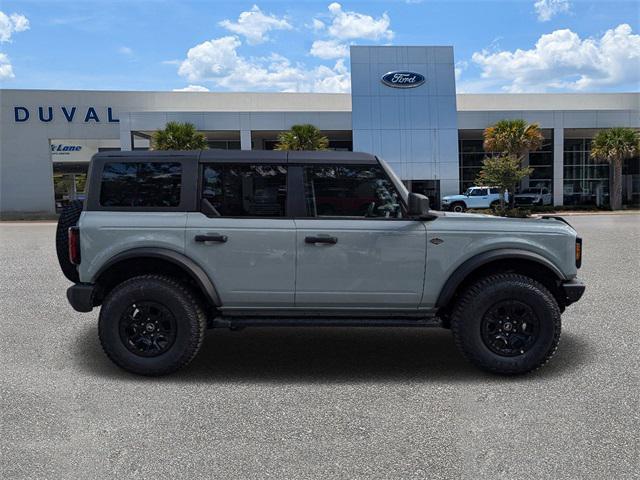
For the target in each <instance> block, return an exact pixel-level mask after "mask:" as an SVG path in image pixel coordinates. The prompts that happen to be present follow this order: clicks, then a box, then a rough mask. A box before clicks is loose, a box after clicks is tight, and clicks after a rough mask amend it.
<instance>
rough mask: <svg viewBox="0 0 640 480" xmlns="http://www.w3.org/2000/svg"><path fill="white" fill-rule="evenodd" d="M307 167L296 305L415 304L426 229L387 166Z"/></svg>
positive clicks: (299, 220)
mask: <svg viewBox="0 0 640 480" xmlns="http://www.w3.org/2000/svg"><path fill="white" fill-rule="evenodd" d="M302 169H303V183H304V189H303V190H304V203H305V218H296V220H295V222H296V231H297V238H296V245H297V252H298V256H297V268H296V272H297V280H296V307H305V308H320V309H335V308H359V309H362V308H372V309H416V308H417V307H418V305H419V303H420V301H421V298H422V291H423V285H424V268H425V255H426V228H425V225H424V223H423V222H420V221H415V220H411V219H408V218H406V215H405V213H404V212H405V209H404V207H403V205H402V204H401V200H400V195H399V194H398V192H397V191H396V189H395V187H394V185H393V183H392V182H391V181H390V180H389V178H388V177H387V175H386V174H385V172H384V170H383V169H382V168H381V167H380V166H379V165H377V164H373V165H372V164H369V165H306V166H303V167H302Z"/></svg>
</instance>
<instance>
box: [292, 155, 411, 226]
mask: <svg viewBox="0 0 640 480" xmlns="http://www.w3.org/2000/svg"><path fill="white" fill-rule="evenodd" d="M304 197H305V204H306V212H307V216H309V217H363V218H365V217H373V218H400V217H402V207H401V203H400V196H399V195H398V192H397V191H396V189H395V187H394V186H393V184H392V183H391V181H390V180H389V179H388V178H387V176H386V175H385V173H384V171H383V170H382V168H380V167H379V166H369V165H353V166H350V165H345V166H343V165H336V166H324V165H323V166H309V167H304Z"/></svg>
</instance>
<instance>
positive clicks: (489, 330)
mask: <svg viewBox="0 0 640 480" xmlns="http://www.w3.org/2000/svg"><path fill="white" fill-rule="evenodd" d="M539 324H540V322H539V321H538V318H537V317H536V315H535V313H534V312H533V310H532V309H531V307H530V306H529V305H527V304H525V303H523V302H520V301H517V300H503V301H501V302H498V303H496V304H495V305H493V306H492V307H490V308H489V310H488V311H487V312H486V313H485V314H484V316H483V318H482V322H481V326H480V328H481V335H482V341H483V342H484V344H485V345H486V346H487V348H488V349H489V350H491V351H492V352H493V353H495V354H498V355H502V356H505V357H513V356H516V355H522V354H524V353H525V352H527V351H529V350H530V349H531V347H532V346H533V345H534V344H535V342H536V340H537V336H538V331H539Z"/></svg>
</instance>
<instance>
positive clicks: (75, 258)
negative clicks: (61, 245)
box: [69, 227, 80, 265]
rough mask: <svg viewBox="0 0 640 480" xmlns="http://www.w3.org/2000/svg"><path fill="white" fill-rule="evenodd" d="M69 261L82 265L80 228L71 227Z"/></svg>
mask: <svg viewBox="0 0 640 480" xmlns="http://www.w3.org/2000/svg"><path fill="white" fill-rule="evenodd" d="M69 261H70V262H71V263H73V264H74V265H80V228H78V227H69Z"/></svg>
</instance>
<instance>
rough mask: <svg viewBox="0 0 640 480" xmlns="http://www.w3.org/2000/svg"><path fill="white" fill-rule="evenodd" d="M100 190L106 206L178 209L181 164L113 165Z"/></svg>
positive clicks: (105, 171) (107, 168)
mask: <svg viewBox="0 0 640 480" xmlns="http://www.w3.org/2000/svg"><path fill="white" fill-rule="evenodd" d="M101 183H102V185H101V188H100V205H102V206H103V207H144V208H147V207H177V206H179V205H180V190H181V186H182V165H181V164H180V163H179V162H126V163H125V162H110V163H106V164H105V165H104V169H103V171H102V182H101Z"/></svg>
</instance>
